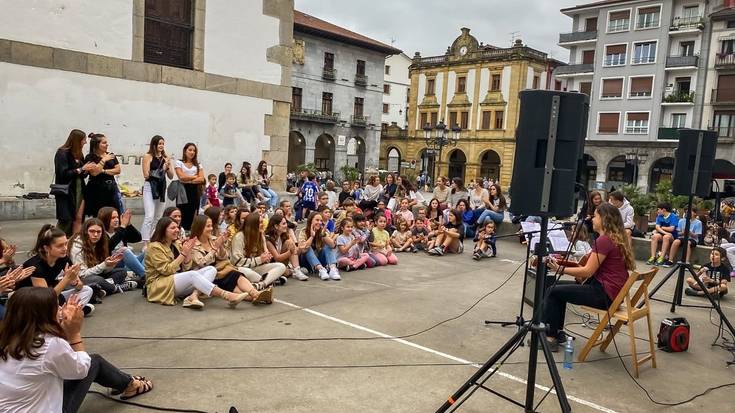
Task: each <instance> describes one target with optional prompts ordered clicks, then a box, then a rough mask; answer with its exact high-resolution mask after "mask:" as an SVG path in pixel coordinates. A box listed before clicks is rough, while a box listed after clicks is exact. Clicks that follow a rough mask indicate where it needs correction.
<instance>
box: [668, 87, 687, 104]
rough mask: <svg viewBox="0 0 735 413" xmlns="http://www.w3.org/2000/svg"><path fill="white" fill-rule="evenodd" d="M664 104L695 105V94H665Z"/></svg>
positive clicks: (676, 92)
mask: <svg viewBox="0 0 735 413" xmlns="http://www.w3.org/2000/svg"><path fill="white" fill-rule="evenodd" d="M663 102H664V103H694V92H693V91H691V92H684V91H680V90H677V91H674V92H672V93H668V94H664V98H663Z"/></svg>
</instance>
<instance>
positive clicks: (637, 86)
mask: <svg viewBox="0 0 735 413" xmlns="http://www.w3.org/2000/svg"><path fill="white" fill-rule="evenodd" d="M651 90H653V78H652V77H634V78H632V79H630V93H641V92H648V93H651Z"/></svg>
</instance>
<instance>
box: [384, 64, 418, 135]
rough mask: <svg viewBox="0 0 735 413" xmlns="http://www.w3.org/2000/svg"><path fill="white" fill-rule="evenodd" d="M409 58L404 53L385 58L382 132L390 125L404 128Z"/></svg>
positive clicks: (406, 112) (406, 116)
mask: <svg viewBox="0 0 735 413" xmlns="http://www.w3.org/2000/svg"><path fill="white" fill-rule="evenodd" d="M409 66H411V58H410V57H408V56H406V54H405V53H401V54H397V55H393V56H389V57H388V58H387V59H385V77H384V78H383V119H382V120H383V122H382V129H383V132H384V131H385V130H386V128H387V127H388V126H390V125H395V126H398V127H399V128H403V129H405V128H406V124H407V121H408V91H409V87H410V82H411V80H410V79H409V77H408V67H409Z"/></svg>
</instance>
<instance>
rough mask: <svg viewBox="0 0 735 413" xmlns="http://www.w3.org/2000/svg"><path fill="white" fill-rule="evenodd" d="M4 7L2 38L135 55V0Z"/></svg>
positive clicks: (0, 3)
mask: <svg viewBox="0 0 735 413" xmlns="http://www.w3.org/2000/svg"><path fill="white" fill-rule="evenodd" d="M212 4H216V3H215V2H212ZM208 7H210V6H209V5H208ZM0 10H2V12H0V38H4V39H10V40H17V41H21V42H27V43H34V44H40V45H44V46H51V47H58V48H62V49H69V50H76V51H79V52H86V53H93V54H100V55H105V56H112V57H117V58H121V59H130V58H131V57H132V54H133V1H132V0H104V1H100V0H0ZM277 83H279V82H277Z"/></svg>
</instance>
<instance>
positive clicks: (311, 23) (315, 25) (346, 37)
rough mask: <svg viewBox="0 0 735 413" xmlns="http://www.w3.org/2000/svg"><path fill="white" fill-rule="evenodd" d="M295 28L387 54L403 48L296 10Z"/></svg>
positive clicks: (294, 14)
mask: <svg viewBox="0 0 735 413" xmlns="http://www.w3.org/2000/svg"><path fill="white" fill-rule="evenodd" d="M293 28H294V31H295V32H296V31H298V32H301V33H308V34H314V35H317V36H322V37H327V38H330V39H334V40H339V41H343V42H346V43H350V44H354V45H356V46H360V47H364V48H366V49H371V50H375V51H378V52H382V53H385V54H387V55H394V54H400V53H401V50H400V49H396V48H395V47H392V46H388V45H387V44H385V43H382V42H379V41H377V40H373V39H371V38H369V37H367V36H363V35H361V34H359V33H355V32H353V31H351V30H347V29H345V28H344V27H339V26H337V25H334V24H332V23H329V22H326V21H324V20H321V19H318V18H316V17H314V16H311V15H308V14H306V13H303V12H300V11H298V10H294V12H293Z"/></svg>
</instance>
